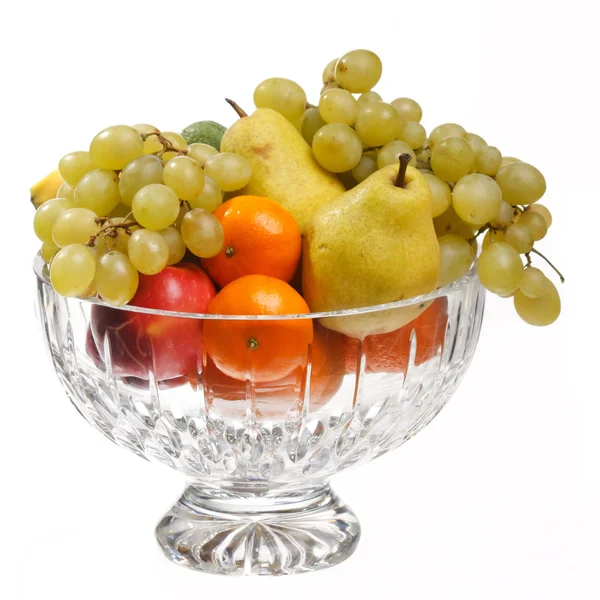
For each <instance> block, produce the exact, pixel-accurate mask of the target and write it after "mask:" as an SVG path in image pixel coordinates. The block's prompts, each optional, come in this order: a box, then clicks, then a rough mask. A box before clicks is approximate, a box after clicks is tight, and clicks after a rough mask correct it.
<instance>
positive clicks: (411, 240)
mask: <svg viewBox="0 0 600 600" xmlns="http://www.w3.org/2000/svg"><path fill="white" fill-rule="evenodd" d="M403 156H406V157H407V159H410V156H408V155H403ZM407 164H408V160H406V161H405V162H404V163H403V164H402V167H401V172H400V173H399V166H397V165H390V166H388V167H385V168H383V169H381V170H379V171H376V172H375V173H373V174H372V175H371V176H369V177H368V178H367V179H365V180H364V181H363V182H362V183H360V184H358V185H357V186H356V187H354V188H353V189H351V190H348V191H347V192H346V193H344V194H342V195H341V196H339V197H337V198H336V199H334V200H332V201H330V202H329V203H328V204H327V205H326V206H323V207H322V208H321V209H320V210H319V211H318V212H317V213H316V214H315V216H314V217H313V219H312V220H311V222H310V224H309V226H308V227H307V230H306V235H305V239H304V252H303V265H302V274H303V276H302V277H303V281H302V291H303V294H304V297H305V299H306V301H307V302H308V305H309V306H310V308H311V310H312V311H318V312H320V311H333V310H340V309H349V308H359V307H366V306H373V305H378V304H385V303H388V302H395V301H396V300H403V299H407V298H412V297H414V296H418V295H421V294H425V293H427V292H431V291H432V290H434V289H435V288H436V287H437V282H438V276H439V268H440V249H439V244H438V241H437V237H436V235H435V230H434V227H433V221H432V208H431V192H430V189H429V185H428V183H427V180H426V179H425V178H424V177H423V175H422V174H421V173H420V172H419V171H417V169H413V168H412V167H407ZM405 169H406V171H405ZM397 180H399V181H400V182H401V183H399V184H398V185H396V183H397ZM425 308H426V304H425V303H417V304H414V305H411V306H407V307H402V308H395V309H388V310H384V311H377V312H371V313H366V314H361V315H351V316H345V317H335V318H325V319H323V320H322V324H323V325H324V326H325V327H328V328H329V329H334V330H336V331H340V332H342V333H345V334H346V335H349V336H351V337H357V338H361V339H362V338H364V337H365V336H367V335H371V334H378V333H387V332H389V331H393V330H395V329H398V328H400V327H402V326H403V325H406V324H407V323H409V322H410V321H412V320H413V319H415V318H416V317H417V316H418V315H419V314H420V313H421V312H422V311H423V310H424V309H425Z"/></svg>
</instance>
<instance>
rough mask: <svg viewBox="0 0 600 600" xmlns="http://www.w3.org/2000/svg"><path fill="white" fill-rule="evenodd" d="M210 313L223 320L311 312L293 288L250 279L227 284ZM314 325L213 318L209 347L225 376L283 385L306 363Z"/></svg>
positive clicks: (260, 278) (263, 277)
mask: <svg viewBox="0 0 600 600" xmlns="http://www.w3.org/2000/svg"><path fill="white" fill-rule="evenodd" d="M207 312H208V313H209V314H220V315H300V314H307V313H309V312H310V310H309V308H308V305H307V304H306V302H305V301H304V298H302V296H301V295H300V294H299V293H298V292H297V291H296V290H294V289H293V288H292V287H291V286H290V285H288V284H287V283H285V281H281V280H280V279H275V278H274V277H267V276H266V275H246V276H245V277H240V278H239V279H236V280H235V281H232V282H231V283H230V284H228V285H226V286H225V287H224V288H223V289H222V290H221V291H220V292H219V293H218V294H217V295H216V296H215V297H214V298H213V299H212V300H211V302H210V304H209V305H208V309H207ZM312 341H313V324H312V320H311V319H308V318H304V319H287V320H280V321H269V320H260V321H259V320H257V319H243V320H224V319H215V320H210V319H207V320H206V321H205V322H204V344H205V347H206V351H207V353H208V355H209V356H210V358H212V360H213V361H214V363H215V365H216V366H217V367H218V368H219V370H221V371H222V372H223V373H225V375H228V376H229V377H233V378H234V379H238V380H240V381H246V380H250V381H253V382H255V383H262V382H267V381H277V380H278V379H282V378H283V377H286V376H287V375H289V374H290V373H291V372H292V371H293V370H294V369H297V368H298V367H301V366H302V365H304V364H305V363H306V360H307V356H308V346H309V344H310V343H311V342H312Z"/></svg>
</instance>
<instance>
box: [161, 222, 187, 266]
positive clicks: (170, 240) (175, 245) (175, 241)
mask: <svg viewBox="0 0 600 600" xmlns="http://www.w3.org/2000/svg"><path fill="white" fill-rule="evenodd" d="M158 233H160V235H161V236H162V238H163V240H164V241H165V242H166V244H167V248H168V249H169V258H168V259H167V265H176V264H177V263H178V262H179V261H181V260H182V259H183V257H184V256H185V251H186V248H185V242H184V241H183V237H182V236H181V233H180V232H179V231H177V229H175V227H167V228H166V229H161V230H160V231H159V232H158Z"/></svg>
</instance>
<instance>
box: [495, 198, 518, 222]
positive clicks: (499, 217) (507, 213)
mask: <svg viewBox="0 0 600 600" xmlns="http://www.w3.org/2000/svg"><path fill="white" fill-rule="evenodd" d="M514 217H515V208H514V207H513V206H512V205H511V204H509V203H508V202H504V200H502V202H501V203H500V208H499V209H498V212H497V213H496V215H495V216H494V217H493V218H492V219H490V225H491V226H492V227H506V226H508V225H510V224H511V223H512V222H513V219H514Z"/></svg>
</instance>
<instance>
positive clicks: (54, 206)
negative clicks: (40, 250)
mask: <svg viewBox="0 0 600 600" xmlns="http://www.w3.org/2000/svg"><path fill="white" fill-rule="evenodd" d="M73 206H74V204H73V201H72V200H67V199H66V198H55V199H54V200H48V201H46V202H44V204H42V205H41V206H40V207H39V208H38V209H37V210H36V211H35V214H34V215H33V231H34V233H35V235H36V236H37V238H38V239H39V240H41V241H42V242H52V228H53V227H54V223H56V220H57V219H58V217H60V215H62V214H63V213H64V212H65V211H66V210H69V209H70V208H73Z"/></svg>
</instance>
